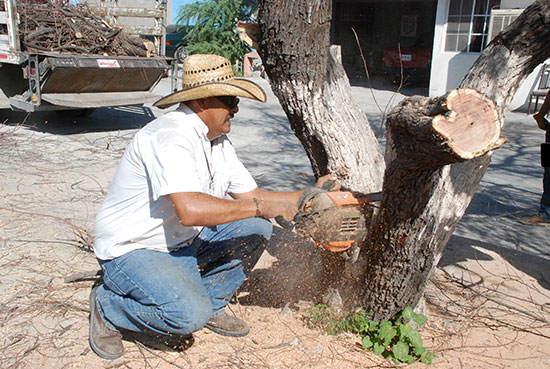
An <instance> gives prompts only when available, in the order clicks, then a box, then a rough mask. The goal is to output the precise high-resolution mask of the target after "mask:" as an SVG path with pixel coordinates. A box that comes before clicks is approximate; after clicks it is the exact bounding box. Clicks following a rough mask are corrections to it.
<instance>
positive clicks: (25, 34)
mask: <svg viewBox="0 0 550 369" xmlns="http://www.w3.org/2000/svg"><path fill="white" fill-rule="evenodd" d="M0 3H3V2H0ZM17 12H18V13H19V16H20V21H21V23H20V28H19V32H20V37H21V45H22V49H23V51H29V52H61V53H76V54H92V55H105V56H148V55H149V53H148V51H147V48H146V46H145V45H144V40H142V39H140V38H139V37H133V36H130V35H128V34H126V33H125V32H124V31H123V30H122V29H121V28H120V27H114V26H112V25H111V24H109V23H108V22H106V21H105V20H104V19H102V18H100V17H97V16H95V15H93V14H92V13H91V12H90V10H89V9H88V7H87V6H86V5H67V4H63V3H62V2H59V1H55V0H46V1H36V0H18V1H17Z"/></svg>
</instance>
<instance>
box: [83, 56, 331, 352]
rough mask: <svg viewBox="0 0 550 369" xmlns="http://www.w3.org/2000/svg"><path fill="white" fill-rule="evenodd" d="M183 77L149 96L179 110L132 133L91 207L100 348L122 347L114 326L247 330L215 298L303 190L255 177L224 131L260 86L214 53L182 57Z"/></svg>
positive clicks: (93, 304)
mask: <svg viewBox="0 0 550 369" xmlns="http://www.w3.org/2000/svg"><path fill="white" fill-rule="evenodd" d="M182 79H183V89H182V90H180V91H178V92H175V93H173V94H171V95H168V96H166V97H164V98H163V99H161V100H159V101H157V102H156V103H155V105H156V106H158V107H168V106H171V105H174V104H177V103H180V105H179V107H178V109H177V110H175V111H172V112H170V113H167V114H165V115H163V116H161V117H159V118H157V119H155V120H154V121H152V122H151V123H149V124H148V125H147V126H145V127H144V128H142V129H141V130H140V131H138V132H137V134H136V136H135V137H134V139H133V140H132V142H131V143H130V145H129V147H128V148H127V150H126V152H125V153H124V156H123V157H122V159H121V162H120V164H119V166H118V168H117V171H116V174H115V177H114V180H113V183H112V185H111V188H110V190H109V193H108V194H107V196H106V198H105V201H104V203H103V205H102V206H101V208H100V210H99V213H98V214H97V217H96V222H95V226H94V250H95V254H96V257H97V258H98V260H99V263H100V265H101V268H102V269H103V272H104V284H102V285H100V286H99V287H96V288H94V289H93V290H92V292H91V294H90V336H89V339H90V346H91V347H92V349H93V350H94V352H95V353H96V354H98V355H99V356H101V357H103V358H105V359H116V358H118V357H120V356H122V354H123V350H124V348H123V345H122V340H121V334H120V331H122V330H129V331H134V332H145V333H151V334H160V335H164V336H166V337H169V336H185V335H189V334H191V333H192V332H195V331H197V330H199V329H202V328H203V327H206V328H208V329H210V330H212V331H214V332H216V333H218V334H221V335H226V336H235V337H238V336H244V335H246V334H248V332H249V328H248V325H247V324H246V322H244V321H243V320H241V319H239V318H237V317H235V316H231V315H228V314H226V313H225V312H224V307H225V306H226V305H227V304H228V302H229V300H230V299H231V297H232V296H233V294H234V293H235V292H236V291H237V289H238V288H239V287H240V286H241V284H242V283H243V282H244V280H245V278H246V276H247V274H248V273H249V272H250V270H251V269H252V268H253V267H254V265H255V264H256V262H257V261H258V259H259V257H260V255H261V254H262V252H263V250H264V248H265V243H266V240H268V239H269V238H270V237H271V233H272V226H271V223H270V222H269V221H268V220H266V219H270V218H274V217H276V216H282V217H283V218H285V219H286V220H291V219H292V218H293V217H294V215H295V214H296V212H297V206H296V203H297V201H298V199H299V197H300V195H301V194H302V192H303V191H295V192H274V191H267V190H262V189H260V188H258V187H257V185H256V183H255V181H254V179H253V178H252V176H251V175H250V173H249V172H248V171H247V170H246V168H245V167H244V166H243V164H242V163H241V162H240V161H239V160H238V158H237V156H236V154H235V150H234V148H233V146H232V145H231V142H230V141H229V139H228V138H227V137H226V134H227V133H229V131H230V126H231V119H232V118H233V117H234V115H235V114H236V113H237V112H238V110H239V108H238V103H239V99H238V97H244V98H248V99H252V100H257V101H261V102H265V100H266V95H265V92H264V91H263V90H262V88H261V87H260V86H258V85H257V84H255V83H254V82H252V81H248V80H245V79H238V78H235V77H234V75H233V69H232V67H231V64H230V62H229V61H228V60H227V59H226V58H224V57H221V56H218V55H191V56H189V57H187V58H186V59H185V62H184V64H183V77H182ZM328 179H334V178H332V177H329V176H325V177H323V178H321V179H320V180H319V181H318V182H317V184H316V186H318V187H320V186H321V185H322V184H323V182H324V181H326V180H328ZM226 195H229V196H230V197H231V198H228V197H227V196H226Z"/></svg>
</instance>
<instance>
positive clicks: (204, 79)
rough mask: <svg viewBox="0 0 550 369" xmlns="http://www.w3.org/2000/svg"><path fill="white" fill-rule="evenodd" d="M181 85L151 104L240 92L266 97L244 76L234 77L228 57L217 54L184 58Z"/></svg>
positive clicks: (249, 95)
mask: <svg viewBox="0 0 550 369" xmlns="http://www.w3.org/2000/svg"><path fill="white" fill-rule="evenodd" d="M182 85H183V89H182V90H180V91H178V92H174V93H173V94H170V95H168V96H166V97H163V98H162V99H160V100H159V101H157V102H156V103H154V104H153V105H154V106H157V107H159V108H167V107H169V106H171V105H174V104H177V103H180V102H183V101H189V100H195V99H202V98H205V97H212V96H239V97H245V98H248V99H252V100H257V101H261V102H265V101H266V95H265V92H264V90H263V89H262V88H261V87H260V86H258V85H257V84H256V83H254V82H252V81H249V80H246V79H244V78H235V76H234V75H233V68H232V67H231V63H230V62H229V60H227V59H226V58H224V57H223V56H219V55H210V54H195V55H190V56H188V57H187V58H185V60H184V61H183V76H182Z"/></svg>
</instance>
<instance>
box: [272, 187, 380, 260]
mask: <svg viewBox="0 0 550 369" xmlns="http://www.w3.org/2000/svg"><path fill="white" fill-rule="evenodd" d="M333 184H334V183H330V182H328V183H325V185H324V186H323V188H317V187H313V188H310V189H308V190H306V191H304V193H303V194H302V196H301V197H300V200H299V201H298V213H297V214H296V216H295V217H294V220H293V222H292V223H291V222H287V221H286V220H284V219H283V218H282V217H277V218H275V220H276V221H277V223H279V225H280V226H281V227H283V228H285V229H287V230H294V231H295V232H296V233H298V234H299V235H301V236H303V237H306V238H311V239H312V240H313V242H314V243H315V244H316V245H318V246H321V247H323V248H324V249H325V250H328V251H331V252H343V251H346V250H348V249H350V248H351V247H352V246H354V245H359V244H361V243H362V242H363V241H364V240H365V238H366V237H367V235H368V231H369V228H370V221H371V219H372V217H373V215H374V214H375V213H376V211H377V210H378V204H379V202H380V200H381V193H380V192H378V193H371V194H360V193H356V192H349V191H330V189H331V188H332V186H333Z"/></svg>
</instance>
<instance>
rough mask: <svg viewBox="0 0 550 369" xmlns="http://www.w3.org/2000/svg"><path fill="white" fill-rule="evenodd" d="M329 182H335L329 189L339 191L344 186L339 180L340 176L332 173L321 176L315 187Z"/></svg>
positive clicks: (320, 186)
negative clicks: (337, 176)
mask: <svg viewBox="0 0 550 369" xmlns="http://www.w3.org/2000/svg"><path fill="white" fill-rule="evenodd" d="M327 182H333V184H332V186H331V187H330V188H329V189H328V190H329V191H338V190H340V189H341V188H342V185H341V184H340V183H339V182H338V178H336V177H335V176H333V175H332V174H327V175H324V176H322V177H321V178H319V179H318V180H317V183H315V187H319V188H322V187H323V184H325V183H327ZM327 184H328V183H327Z"/></svg>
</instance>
